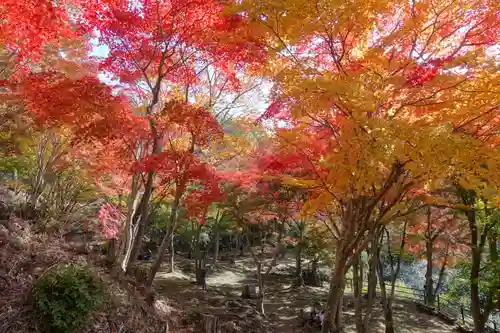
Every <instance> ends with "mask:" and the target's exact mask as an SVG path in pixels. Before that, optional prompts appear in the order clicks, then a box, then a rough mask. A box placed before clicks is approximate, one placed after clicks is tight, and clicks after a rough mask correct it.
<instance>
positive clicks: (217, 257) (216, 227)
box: [213, 210, 222, 266]
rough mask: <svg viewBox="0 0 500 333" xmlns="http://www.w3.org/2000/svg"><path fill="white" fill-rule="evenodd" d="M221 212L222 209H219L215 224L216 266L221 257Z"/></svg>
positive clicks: (214, 260) (214, 261)
mask: <svg viewBox="0 0 500 333" xmlns="http://www.w3.org/2000/svg"><path fill="white" fill-rule="evenodd" d="M219 214H220V211H219V210H217V215H216V216H215V225H214V227H215V248H214V259H213V264H214V266H215V265H217V260H218V259H219V246H220V230H219V229H220V228H219V224H220V221H219ZM221 219H222V217H221Z"/></svg>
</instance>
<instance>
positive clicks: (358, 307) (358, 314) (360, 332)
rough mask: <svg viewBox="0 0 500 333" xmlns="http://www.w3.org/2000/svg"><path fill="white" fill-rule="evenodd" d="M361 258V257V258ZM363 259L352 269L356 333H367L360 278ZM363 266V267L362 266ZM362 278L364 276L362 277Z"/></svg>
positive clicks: (355, 263) (357, 261) (356, 262)
mask: <svg viewBox="0 0 500 333" xmlns="http://www.w3.org/2000/svg"><path fill="white" fill-rule="evenodd" d="M360 257H361V256H360ZM360 259H361V258H359V259H358V260H356V261H355V262H354V264H353V267H352V280H353V286H354V290H353V291H354V318H355V322H356V332H357V333H365V328H364V326H363V308H362V304H361V299H362V296H363V280H362V279H361V278H360V275H361V274H360V273H361V272H360V270H361V265H362V263H360V261H361V260H360ZM360 264H361V265H360ZM361 276H362V275H361Z"/></svg>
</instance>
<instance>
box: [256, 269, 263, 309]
mask: <svg viewBox="0 0 500 333" xmlns="http://www.w3.org/2000/svg"><path fill="white" fill-rule="evenodd" d="M257 280H258V283H259V293H258V294H257V311H259V313H261V314H264V276H263V275H262V265H261V263H260V262H259V263H257Z"/></svg>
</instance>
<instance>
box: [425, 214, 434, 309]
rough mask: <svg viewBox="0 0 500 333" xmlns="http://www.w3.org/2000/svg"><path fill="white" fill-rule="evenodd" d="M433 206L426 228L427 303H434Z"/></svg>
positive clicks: (428, 215)
mask: <svg viewBox="0 0 500 333" xmlns="http://www.w3.org/2000/svg"><path fill="white" fill-rule="evenodd" d="M431 213H432V211H431V207H427V228H426V230H425V259H426V260H427V267H426V270H425V286H424V292H425V303H426V304H428V305H431V306H432V305H434V299H435V297H434V281H433V280H432V268H433V267H432V260H433V258H432V254H433V247H434V246H433V245H434V244H433V239H432V235H431V229H432V215H431Z"/></svg>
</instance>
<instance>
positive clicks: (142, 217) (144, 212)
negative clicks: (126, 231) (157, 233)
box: [126, 171, 154, 273]
mask: <svg viewBox="0 0 500 333" xmlns="http://www.w3.org/2000/svg"><path fill="white" fill-rule="evenodd" d="M153 179H154V172H152V171H150V172H148V178H147V181H146V185H145V186H144V194H143V195H142V198H141V203H140V204H139V210H138V211H136V214H135V216H134V220H136V221H137V233H136V236H135V239H134V242H133V245H132V250H131V252H130V257H129V260H128V264H127V269H126V271H127V272H128V273H130V272H131V268H133V267H134V265H135V263H136V261H137V257H138V256H139V253H140V252H141V247H142V239H143V238H144V233H145V232H146V226H147V223H148V217H149V214H148V211H149V201H150V200H151V195H152V194H153Z"/></svg>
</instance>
